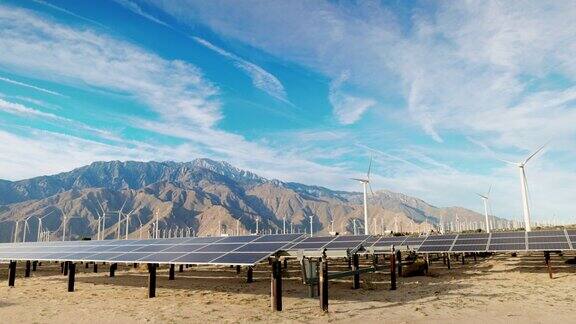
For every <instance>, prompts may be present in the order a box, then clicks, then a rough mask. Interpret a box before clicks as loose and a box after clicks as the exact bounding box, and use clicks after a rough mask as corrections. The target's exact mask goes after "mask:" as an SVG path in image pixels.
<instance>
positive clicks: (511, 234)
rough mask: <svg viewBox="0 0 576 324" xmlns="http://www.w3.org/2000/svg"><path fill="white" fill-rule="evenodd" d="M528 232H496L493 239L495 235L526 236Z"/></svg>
mask: <svg viewBox="0 0 576 324" xmlns="http://www.w3.org/2000/svg"><path fill="white" fill-rule="evenodd" d="M525 236H526V232H496V233H492V239H494V238H495V237H525Z"/></svg>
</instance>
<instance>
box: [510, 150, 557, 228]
mask: <svg viewBox="0 0 576 324" xmlns="http://www.w3.org/2000/svg"><path fill="white" fill-rule="evenodd" d="M547 144H548V143H546V144H544V145H542V146H540V148H538V149H537V150H536V151H535V152H534V153H532V154H530V155H529V156H528V157H527V158H526V159H525V160H524V161H522V162H511V161H506V160H501V159H499V160H500V161H502V162H504V163H508V164H511V165H514V166H516V167H518V170H519V172H520V193H521V194H522V207H523V212H524V226H525V228H526V232H530V231H532V228H531V227H530V206H529V204H528V179H527V178H526V170H525V166H526V163H528V161H530V159H532V158H533V157H534V156H535V155H536V154H538V153H540V151H542V149H544V147H545V146H546V145H547Z"/></svg>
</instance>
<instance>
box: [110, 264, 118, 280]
mask: <svg viewBox="0 0 576 324" xmlns="http://www.w3.org/2000/svg"><path fill="white" fill-rule="evenodd" d="M117 268H118V263H112V264H111V265H110V278H114V277H115V276H116V269H117Z"/></svg>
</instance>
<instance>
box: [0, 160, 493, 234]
mask: <svg viewBox="0 0 576 324" xmlns="http://www.w3.org/2000/svg"><path fill="white" fill-rule="evenodd" d="M368 201H369V203H368V204H369V214H370V218H371V219H370V221H369V226H370V230H371V232H373V233H380V232H382V230H393V231H396V232H401V231H403V232H408V231H427V230H430V229H432V228H433V227H434V226H435V225H437V224H438V223H439V221H440V219H443V221H444V222H451V221H452V222H453V221H455V219H456V217H458V219H459V220H460V221H468V222H483V220H484V216H483V215H481V214H478V213H476V212H474V211H471V210H468V209H465V208H462V207H435V206H433V205H431V204H429V203H427V202H425V201H423V200H421V199H418V198H414V197H410V196H407V195H404V194H401V193H395V192H391V191H388V190H379V191H376V192H374V194H373V195H370V197H369V200H368ZM119 214H120V215H121V216H120V220H121V221H120V222H119ZM63 215H66V217H67V222H66V224H67V226H66V228H67V230H66V233H67V235H66V236H67V239H79V238H83V237H92V238H95V237H96V235H97V232H98V224H99V223H100V224H101V225H102V224H103V223H104V221H99V217H100V219H102V218H103V215H105V216H106V224H105V228H104V230H103V231H102V234H103V236H104V237H106V238H116V237H117V236H118V235H119V233H120V235H121V237H122V238H123V237H124V236H125V235H126V232H128V236H129V237H130V238H140V237H142V238H145V237H148V235H149V233H150V231H151V230H152V227H153V224H154V223H155V222H156V218H157V219H158V223H159V231H160V232H161V235H163V233H164V232H166V233H168V232H170V233H174V232H176V231H177V232H178V233H182V232H184V233H186V234H188V233H194V234H196V235H200V236H203V235H219V234H221V233H225V234H231V235H234V234H236V233H240V234H246V233H254V232H255V231H256V227H258V229H259V231H260V232H266V233H269V232H272V233H276V232H277V231H279V232H282V231H283V230H284V229H283V227H284V226H286V230H287V231H290V230H292V231H302V232H304V231H308V232H309V231H310V230H309V229H310V216H312V218H311V219H312V227H313V231H314V232H315V233H323V234H327V233H328V232H330V231H336V232H340V233H353V232H354V227H355V224H356V227H357V231H358V233H361V232H363V207H362V193H360V192H346V191H336V190H330V189H328V188H324V187H320V186H312V185H305V184H300V183H293V182H283V181H279V180H269V179H265V178H263V177H260V176H258V175H256V174H254V173H252V172H249V171H245V170H241V169H238V168H236V167H234V166H232V165H230V164H228V163H226V162H220V161H213V160H210V159H196V160H194V161H191V162H134V161H127V162H120V161H110V162H94V163H92V164H90V165H87V166H84V167H80V168H77V169H74V170H72V171H70V172H64V173H60V174H56V175H50V176H41V177H36V178H32V179H27V180H20V181H7V180H0V242H8V241H13V240H14V235H15V233H16V235H17V239H18V240H19V241H22V240H23V237H24V231H25V232H26V235H27V241H34V240H36V239H37V234H38V227H39V225H38V224H39V220H38V219H39V218H41V217H42V231H43V232H44V231H46V232H49V234H47V235H48V236H50V238H51V239H61V238H62V232H63V229H64V226H63V219H64V217H63ZM127 215H130V217H129V218H130V221H129V222H126V221H125V219H126V216H127ZM26 219H28V221H27V222H26V225H25V222H24V220H26ZM126 223H128V230H127V231H126ZM17 224H18V228H16V226H17ZM119 224H120V225H119ZM16 229H17V231H16ZM165 235H168V234H165ZM172 235H174V234H172Z"/></svg>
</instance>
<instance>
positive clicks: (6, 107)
mask: <svg viewBox="0 0 576 324" xmlns="http://www.w3.org/2000/svg"><path fill="white" fill-rule="evenodd" d="M0 110H1V111H4V112H7V113H9V114H14V115H19V116H24V117H30V116H31V117H40V118H49V119H54V120H58V121H63V120H66V119H65V118H62V117H59V116H56V115H54V114H51V113H45V112H43V111H40V110H36V109H32V108H29V107H26V106H24V105H21V104H18V103H13V102H8V101H5V100H2V99H0Z"/></svg>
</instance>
